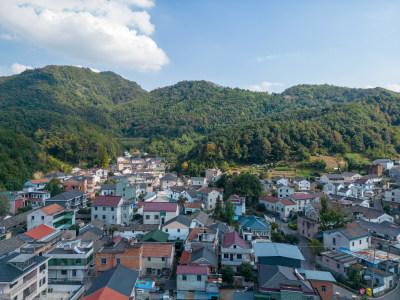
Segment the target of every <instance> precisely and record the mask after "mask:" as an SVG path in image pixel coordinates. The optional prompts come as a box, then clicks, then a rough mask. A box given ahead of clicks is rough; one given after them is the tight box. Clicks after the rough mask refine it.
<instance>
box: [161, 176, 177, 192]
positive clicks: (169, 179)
mask: <svg viewBox="0 0 400 300" xmlns="http://www.w3.org/2000/svg"><path fill="white" fill-rule="evenodd" d="M176 184H177V178H176V176H173V175H172V174H166V175H165V176H164V177H162V178H160V188H161V189H162V190H165V189H167V188H169V187H171V186H174V185H176Z"/></svg>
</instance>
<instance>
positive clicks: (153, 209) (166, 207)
mask: <svg viewBox="0 0 400 300" xmlns="http://www.w3.org/2000/svg"><path fill="white" fill-rule="evenodd" d="M178 215H179V206H178V203H174V202H145V203H144V206H143V224H161V225H162V224H165V223H166V222H168V221H169V220H171V219H173V218H175V217H176V216H178Z"/></svg>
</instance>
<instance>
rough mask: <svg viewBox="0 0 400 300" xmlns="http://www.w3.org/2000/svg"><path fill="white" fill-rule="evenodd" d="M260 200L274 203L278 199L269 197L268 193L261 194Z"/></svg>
mask: <svg viewBox="0 0 400 300" xmlns="http://www.w3.org/2000/svg"><path fill="white" fill-rule="evenodd" d="M260 200H264V201H267V202H272V203H276V202H278V201H279V198H276V197H271V196H268V195H262V196H261V197H260Z"/></svg>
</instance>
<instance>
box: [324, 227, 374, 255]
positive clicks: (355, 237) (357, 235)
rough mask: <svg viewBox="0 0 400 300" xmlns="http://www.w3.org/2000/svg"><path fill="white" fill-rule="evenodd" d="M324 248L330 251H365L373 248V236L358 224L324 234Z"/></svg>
mask: <svg viewBox="0 0 400 300" xmlns="http://www.w3.org/2000/svg"><path fill="white" fill-rule="evenodd" d="M323 236H324V247H325V248H326V249H328V250H336V249H339V248H344V249H348V250H352V251H353V250H363V249H367V248H370V247H371V236H372V235H371V234H370V233H369V232H368V230H366V229H364V228H362V227H361V226H359V225H358V224H356V223H350V224H346V225H345V226H344V227H341V228H337V229H331V230H327V231H324V232H323Z"/></svg>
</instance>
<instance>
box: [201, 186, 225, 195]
mask: <svg viewBox="0 0 400 300" xmlns="http://www.w3.org/2000/svg"><path fill="white" fill-rule="evenodd" d="M212 191H216V192H218V193H223V192H224V189H223V188H215V187H213V188H202V189H200V190H198V192H199V193H201V194H207V195H208V194H209V193H211V192H212Z"/></svg>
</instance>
